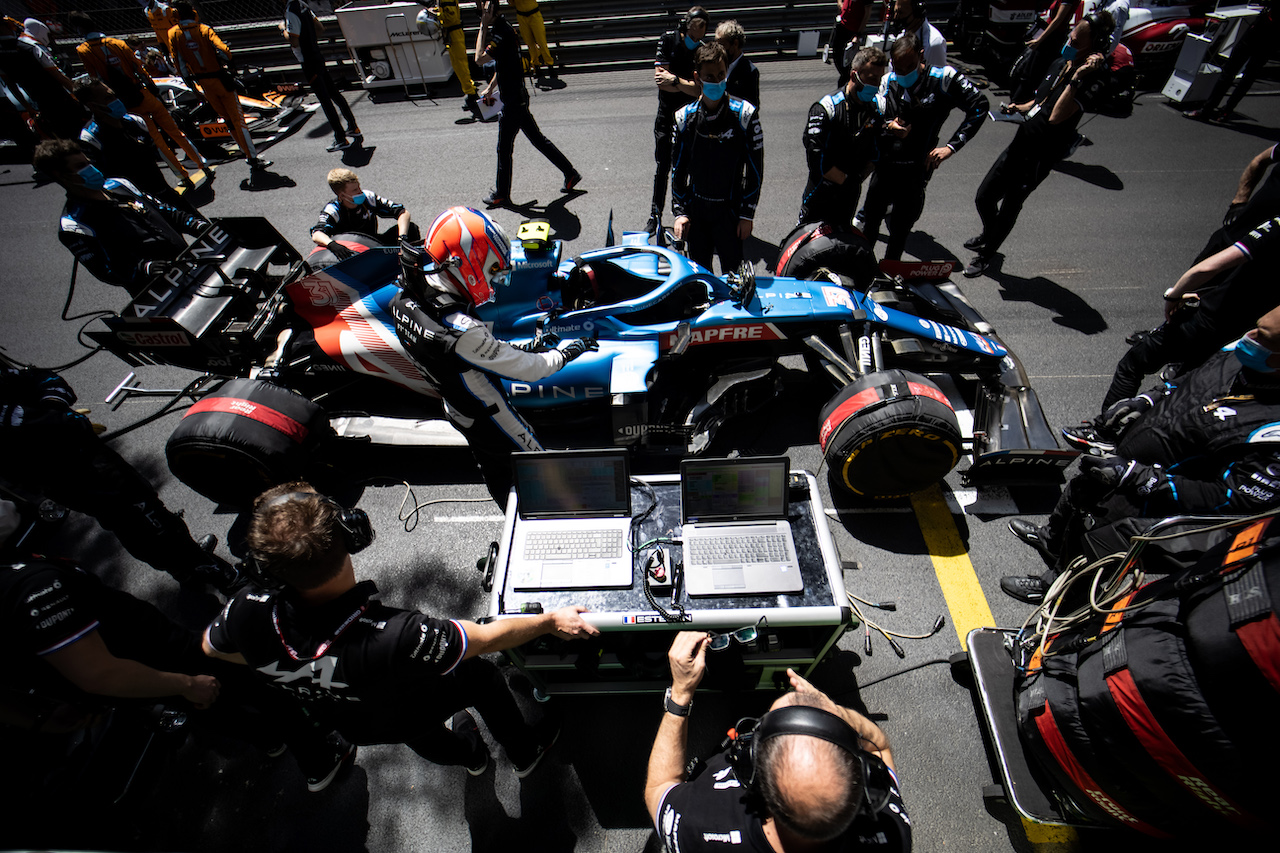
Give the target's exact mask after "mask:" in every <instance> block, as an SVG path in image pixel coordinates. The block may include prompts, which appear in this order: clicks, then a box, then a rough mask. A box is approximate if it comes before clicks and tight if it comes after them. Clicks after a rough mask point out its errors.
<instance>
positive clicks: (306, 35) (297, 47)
mask: <svg viewBox="0 0 1280 853" xmlns="http://www.w3.org/2000/svg"><path fill="white" fill-rule="evenodd" d="M280 30H281V32H283V33H284V36H285V39H286V40H287V41H288V42H289V47H291V48H292V49H293V56H294V58H295V59H297V60H298V63H299V64H300V65H301V66H302V76H303V77H306V78H307V85H308V86H310V87H311V92H312V94H314V95H315V96H316V100H317V101H319V102H320V108H321V109H323V110H324V117H325V118H326V119H327V120H328V122H329V127H330V128H331V129H332V130H333V143H332V144H330V145H329V147H328V148H327V149H326V150H328V151H342V150H344V149H347V148H350V147H351V146H352V145H359V144H360V143H362V142H364V134H363V133H361V132H360V125H358V124H357V123H356V117H355V116H354V115H352V113H351V106H350V104H348V103H347V99H346V98H344V97H343V96H342V92H341V90H339V89H338V86H337V84H336V83H334V82H333V78H332V77H330V76H329V71H328V69H326V68H325V59H324V54H322V53H321V52H320V42H319V40H318V37H319V35H320V34H321V33H323V32H324V24H322V23H320V20H319V19H318V18H316V16H315V13H314V12H312V11H311V7H310V6H308V5H307V4H306V3H304V2H303V0H285V4H284V22H283V23H282V24H281V25H280ZM339 111H341V112H342V117H343V118H344V119H346V120H347V130H346V132H345V133H344V132H343V130H342V122H340V121H339V120H338V112H339Z"/></svg>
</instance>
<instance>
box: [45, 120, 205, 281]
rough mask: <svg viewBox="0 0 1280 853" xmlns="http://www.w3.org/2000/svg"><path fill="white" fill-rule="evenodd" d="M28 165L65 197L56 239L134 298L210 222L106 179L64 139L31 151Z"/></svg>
mask: <svg viewBox="0 0 1280 853" xmlns="http://www.w3.org/2000/svg"><path fill="white" fill-rule="evenodd" d="M31 165H32V166H34V167H35V168H36V170H37V171H39V172H43V173H44V174H46V175H48V176H49V177H51V178H53V179H54V180H55V181H57V182H58V184H59V185H60V186H61V187H62V188H63V189H64V190H66V191H67V203H66V205H65V206H64V207H63V208H62V218H61V220H60V221H59V225H58V239H59V240H61V241H62V245H64V246H66V247H67V248H68V249H69V250H70V251H71V254H73V255H75V256H76V259H77V260H78V261H80V263H81V264H82V265H84V267H85V268H86V269H88V270H89V272H91V273H93V274H94V275H95V276H97V278H98V279H99V280H101V281H104V282H106V283H107V284H114V285H118V286H120V287H123V288H124V289H125V290H127V291H129V293H130V295H132V296H137V295H139V294H140V293H142V292H143V291H145V290H146V289H147V285H148V284H149V283H150V282H151V280H152V279H153V278H155V276H157V275H160V274H162V273H164V272H165V271H167V270H168V269H169V268H170V267H171V266H172V261H173V259H174V258H176V257H177V256H178V255H179V254H181V253H182V251H183V250H184V249H185V248H186V247H187V243H186V241H185V240H184V239H183V237H182V234H183V233H184V232H185V233H187V234H192V235H195V234H199V233H200V232H201V231H202V230H203V229H205V228H207V227H209V221H208V220H207V219H202V218H200V217H199V216H196V215H193V214H190V213H187V212H186V211H183V210H178V209H177V208H175V207H170V206H169V205H167V204H165V203H164V202H162V201H160V200H159V199H156V198H152V197H151V196H149V195H147V194H146V193H144V192H142V191H141V190H139V189H138V188H137V187H135V186H134V185H133V184H131V183H129V182H128V181H126V180H123V179H118V178H113V177H108V176H105V175H103V174H102V172H101V171H99V170H98V168H97V167H96V166H94V165H93V164H92V163H90V162H89V158H88V157H86V156H85V154H84V151H83V150H82V149H81V148H80V146H79V145H77V144H76V143H74V142H72V141H70V140H67V139H51V140H48V141H46V142H41V143H40V144H39V145H37V146H36V151H35V156H34V157H33V158H32V160H31Z"/></svg>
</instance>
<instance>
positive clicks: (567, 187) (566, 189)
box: [560, 170, 582, 193]
mask: <svg viewBox="0 0 1280 853" xmlns="http://www.w3.org/2000/svg"><path fill="white" fill-rule="evenodd" d="M580 183H582V173H581V172H579V171H577V170H575V171H574V172H573V174H571V175H565V176H564V186H562V187H561V188H560V192H562V193H571V192H573V190H574V187H576V186H578V184H580Z"/></svg>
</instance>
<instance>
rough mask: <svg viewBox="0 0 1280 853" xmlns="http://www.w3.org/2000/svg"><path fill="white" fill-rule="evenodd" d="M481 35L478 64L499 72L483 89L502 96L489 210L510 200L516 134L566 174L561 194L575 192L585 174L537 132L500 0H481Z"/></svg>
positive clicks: (514, 39) (517, 48) (517, 47)
mask: <svg viewBox="0 0 1280 853" xmlns="http://www.w3.org/2000/svg"><path fill="white" fill-rule="evenodd" d="M476 6H477V7H478V8H479V10H480V32H479V34H477V36H476V64H477V65H485V64H486V63H489V62H493V63H495V65H496V70H495V71H494V74H493V79H492V80H490V81H489V85H488V86H487V87H486V88H485V90H484V97H485V98H488V97H489V96H490V94H491V93H492V92H493V90H494V89H495V88H497V90H498V94H499V95H501V96H502V116H501V117H500V118H499V119H498V177H497V183H496V184H495V185H494V188H493V191H492V192H490V193H489V195H488V197H487V198H485V199H484V203H485V204H487V205H489V206H490V207H499V206H501V205H504V204H508V203H509V202H510V201H511V159H512V154H513V153H514V151H515V145H516V134H518V133H521V132H523V133H524V135H525V138H527V139H528V140H529V144H530V145H532V146H533V147H534V148H536V149H537V150H538V151H540V152H541V153H542V156H544V157H546V158H547V159H548V160H550V161H551V164H552V165H553V166H555V167H556V168H557V169H559V170H560V171H561V172H563V173H564V186H563V187H561V188H560V192H562V193H570V192H573V190H574V188H575V187H577V186H578V184H579V183H581V182H582V175H580V174H578V170H577V169H575V168H573V164H572V163H570V162H569V158H568V157H566V156H564V154H562V153H560V149H559V148H557V147H556V146H555V143H553V142H552V141H551V140H550V139H547V137H546V135H545V134H544V133H543V132H542V131H541V130H539V129H538V123H537V122H536V121H534V119H533V113H531V112H529V93H528V91H526V89H525V88H524V61H523V60H522V59H521V58H520V36H518V35H517V34H516V31H515V30H514V29H512V27H511V25H510V24H508V23H507V20H506V18H503V17H502V16H501V15H499V14H498V2H497V0H480V1H479V2H478V3H477V4H476Z"/></svg>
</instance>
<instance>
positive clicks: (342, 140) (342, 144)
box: [324, 136, 351, 151]
mask: <svg viewBox="0 0 1280 853" xmlns="http://www.w3.org/2000/svg"><path fill="white" fill-rule="evenodd" d="M350 147H351V140H350V139H347V138H346V137H345V136H339V137H338V138H337V139H335V140H333V142H332V143H330V144H329V147H328V148H326V149H324V150H325V151H346V150H347V149H348V148H350Z"/></svg>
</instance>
